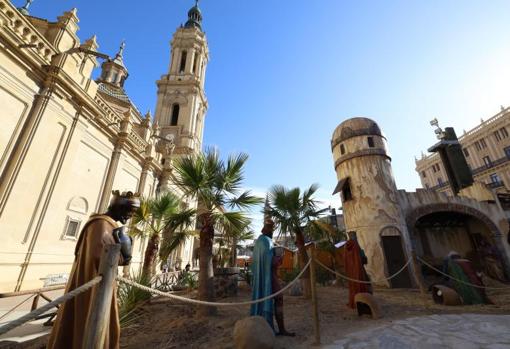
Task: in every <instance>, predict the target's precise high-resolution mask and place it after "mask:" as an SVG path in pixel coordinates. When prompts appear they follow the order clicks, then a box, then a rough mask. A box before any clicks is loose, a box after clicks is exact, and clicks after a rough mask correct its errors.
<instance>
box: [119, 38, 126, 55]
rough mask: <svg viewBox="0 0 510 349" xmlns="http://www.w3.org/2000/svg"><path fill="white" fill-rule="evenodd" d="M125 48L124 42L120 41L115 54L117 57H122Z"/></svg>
mask: <svg viewBox="0 0 510 349" xmlns="http://www.w3.org/2000/svg"><path fill="white" fill-rule="evenodd" d="M125 48H126V40H122V42H121V43H120V47H119V52H118V53H117V56H122V54H123V53H124V49H125Z"/></svg>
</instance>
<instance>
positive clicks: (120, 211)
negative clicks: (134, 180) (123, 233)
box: [106, 190, 140, 224]
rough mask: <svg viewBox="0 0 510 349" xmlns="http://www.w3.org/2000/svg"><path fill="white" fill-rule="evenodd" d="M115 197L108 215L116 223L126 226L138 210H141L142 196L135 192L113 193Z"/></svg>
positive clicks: (116, 191) (115, 191)
mask: <svg viewBox="0 0 510 349" xmlns="http://www.w3.org/2000/svg"><path fill="white" fill-rule="evenodd" d="M112 194H113V197H112V200H111V202H110V206H109V207H108V211H107V212H106V214H107V215H108V216H110V217H112V218H113V219H115V220H116V221H119V222H121V223H122V224H126V223H127V221H128V220H129V219H130V218H131V217H132V216H133V214H134V213H135V212H136V210H137V209H139V208H140V194H138V193H133V192H130V191H128V192H124V193H122V194H121V193H120V192H119V191H118V190H114V191H112Z"/></svg>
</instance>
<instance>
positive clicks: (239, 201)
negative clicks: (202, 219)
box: [228, 190, 264, 209]
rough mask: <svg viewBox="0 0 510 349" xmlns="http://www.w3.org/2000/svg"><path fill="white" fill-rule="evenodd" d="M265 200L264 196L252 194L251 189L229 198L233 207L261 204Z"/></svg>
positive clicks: (241, 207)
mask: <svg viewBox="0 0 510 349" xmlns="http://www.w3.org/2000/svg"><path fill="white" fill-rule="evenodd" d="M263 202H264V200H263V199H262V198H259V197H257V196H254V195H251V192H250V191H249V190H247V191H245V192H243V193H241V195H239V196H237V197H234V198H231V199H229V200H228V205H229V206H230V207H231V208H239V209H247V208H250V207H251V206H254V205H260V204H262V203H263Z"/></svg>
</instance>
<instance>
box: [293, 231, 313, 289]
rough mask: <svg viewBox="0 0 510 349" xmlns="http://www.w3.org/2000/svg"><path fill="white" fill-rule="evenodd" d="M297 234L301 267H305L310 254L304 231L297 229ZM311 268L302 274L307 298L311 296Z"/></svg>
mask: <svg viewBox="0 0 510 349" xmlns="http://www.w3.org/2000/svg"><path fill="white" fill-rule="evenodd" d="M295 234H296V246H297V248H298V255H299V267H300V268H303V267H304V266H305V265H306V263H308V254H307V253H306V247H305V237H304V235H303V232H302V231H300V230H297V231H296V232H295ZM309 270H310V269H307V270H306V271H305V272H304V273H303V275H302V276H301V284H302V285H303V296H304V297H305V298H310V297H311V285H310V272H309Z"/></svg>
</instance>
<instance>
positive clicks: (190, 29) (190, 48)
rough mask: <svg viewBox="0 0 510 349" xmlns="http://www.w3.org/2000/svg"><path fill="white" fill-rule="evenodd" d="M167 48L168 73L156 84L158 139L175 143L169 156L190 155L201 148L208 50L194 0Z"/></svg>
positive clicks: (196, 3) (200, 14)
mask: <svg viewBox="0 0 510 349" xmlns="http://www.w3.org/2000/svg"><path fill="white" fill-rule="evenodd" d="M171 47H172V51H171V58H170V66H169V68H168V73H167V74H165V75H163V76H162V77H161V79H160V80H158V81H157V82H156V83H157V86H158V100H157V105H156V113H155V119H156V122H157V124H158V126H159V128H160V137H162V138H163V139H166V140H168V141H172V142H173V143H174V144H175V149H174V150H173V154H175V155H184V154H192V153H196V152H199V151H200V150H201V149H202V139H203V132H204V119H205V113H206V111H207V99H206V97H205V92H204V83H205V69H206V66H207V62H208V60H209V49H208V47H207V39H206V36H205V33H204V32H203V31H202V13H201V12H200V9H199V8H198V1H196V2H195V6H193V7H192V8H191V9H190V10H189V11H188V20H187V22H186V24H184V25H181V27H180V28H178V29H177V31H176V32H175V34H174V36H173V38H172V41H171ZM162 146H163V144H162Z"/></svg>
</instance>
